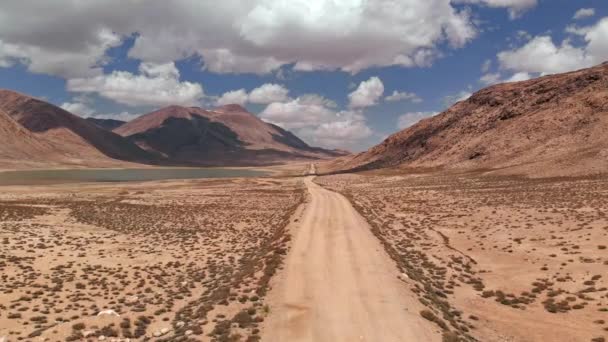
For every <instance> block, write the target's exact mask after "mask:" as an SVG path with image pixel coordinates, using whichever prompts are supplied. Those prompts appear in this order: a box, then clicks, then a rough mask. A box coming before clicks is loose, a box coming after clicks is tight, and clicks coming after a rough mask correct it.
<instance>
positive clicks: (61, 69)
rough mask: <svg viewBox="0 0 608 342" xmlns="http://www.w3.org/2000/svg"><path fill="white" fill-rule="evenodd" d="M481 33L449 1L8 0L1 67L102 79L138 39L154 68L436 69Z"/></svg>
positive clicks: (138, 50)
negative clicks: (444, 50)
mask: <svg viewBox="0 0 608 342" xmlns="http://www.w3.org/2000/svg"><path fill="white" fill-rule="evenodd" d="M492 1H495V0H492ZM503 1H504V0H503ZM117 8H119V9H120V10H116V9H117ZM32 13H44V16H43V17H41V16H33V15H32ZM134 13H136V14H137V15H133V14H134ZM150 18H154V20H151V19H150ZM476 34H477V30H476V28H475V25H474V23H473V20H472V18H471V17H470V14H469V12H468V11H466V10H465V11H459V10H457V9H456V8H455V7H454V6H452V3H451V1H450V0H428V1H419V0H401V1H393V0H376V1H363V0H355V1H335V0H318V1H309V0H292V1H283V0H260V1H255V2H253V1H246V0H226V1H220V2H214V1H194V0H175V1H160V0H151V1H122V0H89V1H78V2H74V1H72V0H54V1H35V0H7V1H4V2H3V6H2V7H1V8H0V41H1V42H2V43H1V45H0V46H1V47H2V48H1V49H2V50H1V52H0V61H1V62H0V63H2V65H7V64H8V63H9V62H10V63H16V62H18V63H24V64H26V65H27V66H28V68H30V70H32V71H33V72H41V73H47V74H52V75H58V76H61V77H68V78H81V77H90V76H96V75H98V74H99V73H100V72H101V69H100V66H101V65H103V64H104V63H105V62H106V60H107V57H106V55H105V52H106V50H107V49H108V48H110V47H113V46H116V45H118V44H120V43H121V42H123V41H124V39H125V38H126V37H131V36H134V37H135V43H134V45H133V47H132V48H131V49H130V50H129V52H128V55H129V56H130V57H132V58H137V59H141V60H143V61H144V62H150V63H155V64H165V63H168V62H174V61H177V60H180V59H183V58H187V57H191V56H196V57H201V58H202V61H203V67H204V68H206V69H208V70H210V71H212V72H218V73H243V72H253V73H269V72H271V71H273V70H277V69H278V68H280V67H281V66H282V65H291V64H294V65H295V68H296V69H298V70H319V69H332V70H333V69H338V70H343V71H347V72H353V73H354V72H358V71H359V70H362V69H365V68H368V67H371V66H389V65H400V66H406V67H411V66H418V65H428V64H429V63H430V62H431V61H432V60H433V59H434V58H436V57H437V56H438V55H439V54H440V52H439V51H438V49H439V47H440V46H444V43H446V42H447V43H448V44H449V45H451V46H452V47H453V48H459V47H462V46H463V45H464V44H466V43H467V42H468V41H470V40H471V39H473V38H474V37H475V36H476Z"/></svg>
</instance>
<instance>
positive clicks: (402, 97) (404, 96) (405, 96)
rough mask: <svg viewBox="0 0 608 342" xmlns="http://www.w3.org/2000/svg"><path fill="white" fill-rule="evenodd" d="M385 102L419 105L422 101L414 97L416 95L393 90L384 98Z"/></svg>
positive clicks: (416, 96)
mask: <svg viewBox="0 0 608 342" xmlns="http://www.w3.org/2000/svg"><path fill="white" fill-rule="evenodd" d="M384 99H385V100H386V101H390V102H396V101H411V102H413V103H420V102H422V99H421V98H420V97H419V96H418V95H416V93H408V92H407V91H403V92H401V91H397V90H394V91H393V93H392V94H390V95H388V96H387V97H385V98H384Z"/></svg>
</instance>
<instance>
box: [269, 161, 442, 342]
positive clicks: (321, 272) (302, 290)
mask: <svg viewBox="0 0 608 342" xmlns="http://www.w3.org/2000/svg"><path fill="white" fill-rule="evenodd" d="M310 172H314V169H313V168H311V169H310ZM313 178H314V177H307V178H306V180H305V183H306V186H307V187H308V191H309V193H310V199H309V202H308V203H307V206H306V209H305V210H304V213H303V215H302V217H301V218H300V219H299V222H298V224H297V225H295V227H294V230H295V231H294V232H293V235H294V237H293V242H292V246H291V250H290V253H289V255H288V257H287V260H286V266H285V269H284V270H283V271H281V273H280V275H279V277H278V278H277V279H276V280H275V282H274V286H273V290H272V291H271V294H270V297H269V301H268V302H269V304H270V308H271V313H270V315H269V317H268V320H267V321H266V323H265V329H264V334H263V335H262V337H263V340H264V341H276V342H281V341H320V342H322V341H386V342H391V341H395V342H396V341H439V340H440V334H439V329H437V328H436V327H434V326H432V325H431V324H429V323H428V322H426V321H425V320H424V319H423V318H422V317H420V315H419V314H418V312H419V311H420V309H421V308H422V307H423V306H422V305H421V304H420V303H419V302H418V301H417V300H416V298H415V296H414V295H413V293H411V292H410V291H409V289H408V288H407V286H406V284H404V282H403V281H402V280H400V279H399V272H398V270H397V267H396V265H395V263H394V262H393V261H392V260H391V259H390V257H389V256H388V254H386V252H385V251H384V249H383V248H382V246H381V245H380V243H379V241H378V240H377V239H376V238H375V237H374V236H373V234H372V233H371V228H370V226H369V225H368V224H367V222H366V221H365V219H363V218H362V217H361V216H360V215H359V214H358V213H357V212H356V211H355V209H354V208H353V207H352V206H351V205H350V203H349V202H348V200H347V199H346V198H345V197H344V196H342V195H340V194H338V193H335V192H332V191H328V190H325V189H323V188H321V187H320V186H318V185H316V184H315V183H313V181H312V180H313Z"/></svg>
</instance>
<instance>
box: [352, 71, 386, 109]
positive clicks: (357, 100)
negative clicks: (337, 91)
mask: <svg viewBox="0 0 608 342" xmlns="http://www.w3.org/2000/svg"><path fill="white" fill-rule="evenodd" d="M382 94H384V84H383V83H382V81H381V80H380V79H379V78H378V77H375V76H374V77H370V79H368V80H367V81H363V82H361V83H360V84H359V87H357V89H355V90H354V91H353V92H352V93H350V94H348V98H349V100H350V104H349V106H350V107H351V108H365V107H371V106H373V105H375V104H377V103H378V100H379V99H380V98H381V97H382Z"/></svg>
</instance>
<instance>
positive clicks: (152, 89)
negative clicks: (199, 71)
mask: <svg viewBox="0 0 608 342" xmlns="http://www.w3.org/2000/svg"><path fill="white" fill-rule="evenodd" d="M179 76H180V74H179V70H177V68H176V67H175V64H174V63H172V62H171V63H165V64H155V63H141V65H140V66H139V74H137V75H136V74H132V73H130V72H127V71H114V72H112V73H111V74H108V75H99V76H94V77H88V78H74V79H69V80H68V82H67V89H68V90H69V91H71V92H78V93H97V94H99V95H101V96H103V97H105V98H108V99H111V100H114V101H116V102H118V103H122V104H126V105H129V106H142V105H143V106H146V105H147V106H163V105H170V104H180V105H186V106H189V105H197V104H199V102H200V100H201V98H202V97H203V96H204V93H203V87H202V86H201V85H200V84H198V83H192V82H181V81H180V80H179Z"/></svg>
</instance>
